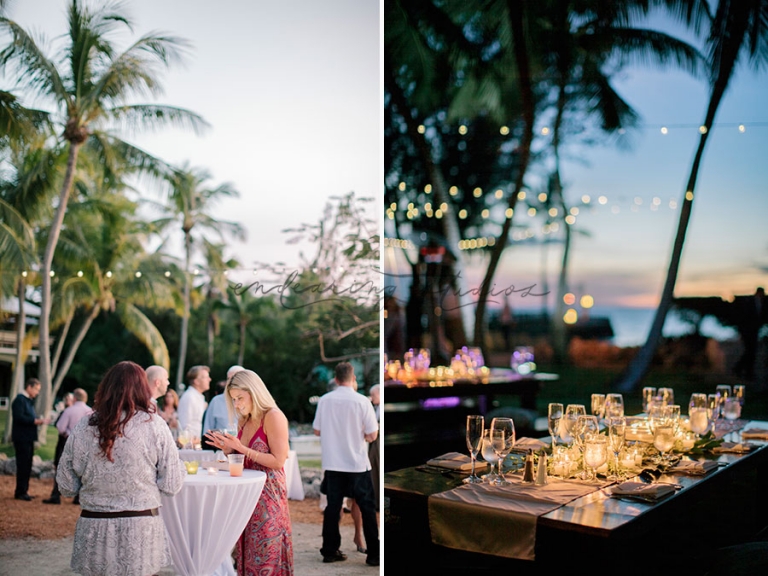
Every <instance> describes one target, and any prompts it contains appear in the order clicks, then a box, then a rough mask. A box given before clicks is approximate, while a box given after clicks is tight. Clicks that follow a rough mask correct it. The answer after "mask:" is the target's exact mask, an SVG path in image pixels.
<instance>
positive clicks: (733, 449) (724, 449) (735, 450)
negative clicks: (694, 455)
mask: <svg viewBox="0 0 768 576" xmlns="http://www.w3.org/2000/svg"><path fill="white" fill-rule="evenodd" d="M750 450H752V446H750V445H749V444H745V443H743V442H742V443H736V442H723V443H722V444H720V446H715V447H714V448H712V453H713V454H744V453H745V452H749V451H750Z"/></svg>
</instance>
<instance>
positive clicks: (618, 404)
mask: <svg viewBox="0 0 768 576" xmlns="http://www.w3.org/2000/svg"><path fill="white" fill-rule="evenodd" d="M605 416H606V417H608V418H613V417H616V416H624V396H622V395H621V394H606V396H605Z"/></svg>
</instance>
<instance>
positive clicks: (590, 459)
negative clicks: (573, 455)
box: [584, 434, 608, 480]
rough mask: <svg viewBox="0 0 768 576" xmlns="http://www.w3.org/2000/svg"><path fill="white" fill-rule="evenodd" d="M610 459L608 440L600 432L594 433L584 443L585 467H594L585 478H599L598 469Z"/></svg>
mask: <svg viewBox="0 0 768 576" xmlns="http://www.w3.org/2000/svg"><path fill="white" fill-rule="evenodd" d="M606 460H608V440H607V438H606V437H605V436H601V435H600V434H593V435H591V436H589V438H588V439H587V440H586V441H585V443H584V467H585V468H586V467H587V466H588V467H589V468H592V472H591V473H589V472H588V473H587V476H586V478H585V480H597V469H598V468H600V466H602V465H603V464H605V462H606Z"/></svg>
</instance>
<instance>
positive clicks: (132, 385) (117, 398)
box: [88, 360, 156, 462]
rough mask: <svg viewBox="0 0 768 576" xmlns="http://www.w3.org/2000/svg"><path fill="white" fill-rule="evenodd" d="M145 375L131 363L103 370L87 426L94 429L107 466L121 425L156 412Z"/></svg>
mask: <svg viewBox="0 0 768 576" xmlns="http://www.w3.org/2000/svg"><path fill="white" fill-rule="evenodd" d="M151 397H152V391H151V390H150V389H149V382H148V381H147V374H146V372H145V371H144V369H143V368H142V367H141V366H139V365H138V364H136V363H135V362H130V361H127V360H126V361H124V362H118V363H117V364H115V365H114V366H112V368H110V369H109V370H107V373H106V374H105V375H104V378H103V379H102V380H101V382H100V383H99V388H98V390H96V397H95V398H94V400H93V410H94V411H93V414H91V416H90V419H89V420H88V423H89V424H90V425H91V426H96V428H97V429H98V433H99V447H100V448H101V451H102V452H103V453H104V456H106V457H107V459H108V460H109V461H110V462H114V461H115V460H114V458H113V457H112V447H113V446H114V445H115V439H116V438H117V437H118V435H122V434H123V432H124V431H125V425H126V424H127V423H128V421H129V420H130V419H131V418H133V417H134V416H136V415H137V414H138V413H139V412H144V413H146V414H149V413H151V412H155V411H156V408H155V405H154V403H153V402H151V400H150V398H151Z"/></svg>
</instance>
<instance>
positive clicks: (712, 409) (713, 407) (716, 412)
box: [707, 394, 720, 434]
mask: <svg viewBox="0 0 768 576" xmlns="http://www.w3.org/2000/svg"><path fill="white" fill-rule="evenodd" d="M707 414H708V415H709V420H710V421H711V422H712V434H714V433H715V428H716V426H717V420H718V418H720V395H719V394H707Z"/></svg>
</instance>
